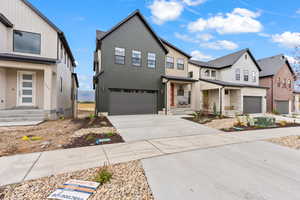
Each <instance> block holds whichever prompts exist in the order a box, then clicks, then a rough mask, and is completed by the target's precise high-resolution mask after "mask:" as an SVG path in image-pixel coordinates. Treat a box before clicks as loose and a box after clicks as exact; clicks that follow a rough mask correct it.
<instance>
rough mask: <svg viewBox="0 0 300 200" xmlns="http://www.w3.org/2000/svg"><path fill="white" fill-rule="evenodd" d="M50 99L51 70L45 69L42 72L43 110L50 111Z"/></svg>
mask: <svg viewBox="0 0 300 200" xmlns="http://www.w3.org/2000/svg"><path fill="white" fill-rule="evenodd" d="M51 97H52V70H51V69H50V68H46V69H45V70H44V110H49V111H50V110H51Z"/></svg>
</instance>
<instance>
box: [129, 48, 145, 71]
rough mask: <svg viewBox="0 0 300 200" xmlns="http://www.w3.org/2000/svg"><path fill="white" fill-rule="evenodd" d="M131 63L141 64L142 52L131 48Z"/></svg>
mask: <svg viewBox="0 0 300 200" xmlns="http://www.w3.org/2000/svg"><path fill="white" fill-rule="evenodd" d="M131 61H132V65H134V66H138V67H139V66H141V63H142V52H140V51H136V50H132V60H131Z"/></svg>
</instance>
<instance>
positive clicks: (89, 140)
mask: <svg viewBox="0 0 300 200" xmlns="http://www.w3.org/2000/svg"><path fill="white" fill-rule="evenodd" d="M105 138H109V139H110V141H105V142H101V143H100V144H98V145H102V144H114V143H123V142H125V141H124V140H123V138H122V137H121V136H120V135H119V134H117V133H115V134H113V135H110V134H95V133H93V134H87V135H83V136H81V137H77V138H74V139H73V140H72V141H71V142H70V143H69V144H66V145H63V148H65V149H68V148H76V147H85V146H94V145H97V144H96V141H97V140H98V139H105Z"/></svg>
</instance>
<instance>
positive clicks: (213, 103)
mask: <svg viewBox="0 0 300 200" xmlns="http://www.w3.org/2000/svg"><path fill="white" fill-rule="evenodd" d="M189 71H190V72H193V74H196V76H197V77H196V78H199V80H200V81H199V82H198V83H196V84H195V88H196V89H195V90H196V91H200V92H198V93H197V92H196V95H197V97H196V99H195V104H196V108H200V110H204V111H209V112H213V111H214V108H216V111H217V112H219V113H221V114H223V115H235V114H242V113H244V114H247V113H265V112H266V92H267V87H262V86H259V72H260V71H261V69H260V67H259V65H258V63H257V62H256V60H255V58H254V57H253V55H252V54H251V52H250V50H249V49H244V50H241V51H238V52H235V53H232V54H229V55H226V56H223V57H221V58H217V59H215V60H211V61H209V62H200V61H195V60H190V61H189Z"/></svg>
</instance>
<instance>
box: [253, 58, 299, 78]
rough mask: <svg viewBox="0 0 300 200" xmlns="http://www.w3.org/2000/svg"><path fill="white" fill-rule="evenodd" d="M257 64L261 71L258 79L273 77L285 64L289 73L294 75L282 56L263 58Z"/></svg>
mask: <svg viewBox="0 0 300 200" xmlns="http://www.w3.org/2000/svg"><path fill="white" fill-rule="evenodd" d="M257 62H258V64H259V66H260V67H261V69H262V71H261V72H260V73H259V77H266V76H274V75H275V74H276V73H277V72H278V70H279V69H280V68H281V67H282V66H283V65H284V64H287V66H288V67H289V69H290V71H291V73H292V74H293V75H295V72H294V70H293V68H292V67H291V65H290V63H289V61H288V60H287V59H286V58H285V57H284V55H283V54H279V55H276V56H271V57H268V58H263V59H260V60H258V61H257Z"/></svg>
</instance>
